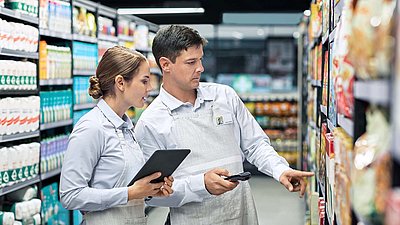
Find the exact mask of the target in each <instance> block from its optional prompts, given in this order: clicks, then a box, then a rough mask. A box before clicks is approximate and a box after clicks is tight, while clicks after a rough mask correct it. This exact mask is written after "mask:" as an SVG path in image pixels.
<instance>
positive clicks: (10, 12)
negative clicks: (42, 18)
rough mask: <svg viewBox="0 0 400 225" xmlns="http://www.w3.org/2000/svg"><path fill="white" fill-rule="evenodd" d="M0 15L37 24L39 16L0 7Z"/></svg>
mask: <svg viewBox="0 0 400 225" xmlns="http://www.w3.org/2000/svg"><path fill="white" fill-rule="evenodd" d="M0 15H5V16H8V17H12V18H14V19H18V20H21V21H24V22H28V23H31V24H39V18H38V17H34V16H30V15H27V14H24V13H21V12H18V11H15V10H11V9H7V8H3V7H0Z"/></svg>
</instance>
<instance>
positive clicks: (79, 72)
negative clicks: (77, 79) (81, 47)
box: [73, 70, 96, 76]
mask: <svg viewBox="0 0 400 225" xmlns="http://www.w3.org/2000/svg"><path fill="white" fill-rule="evenodd" d="M73 74H74V76H94V75H95V74H96V71H94V70H74V71H73Z"/></svg>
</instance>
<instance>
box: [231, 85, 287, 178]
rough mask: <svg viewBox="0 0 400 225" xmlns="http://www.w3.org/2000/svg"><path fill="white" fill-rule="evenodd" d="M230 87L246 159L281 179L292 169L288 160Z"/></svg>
mask: <svg viewBox="0 0 400 225" xmlns="http://www.w3.org/2000/svg"><path fill="white" fill-rule="evenodd" d="M229 89H230V92H232V93H229V96H233V97H232V100H231V101H232V105H233V110H234V113H235V115H236V119H237V122H238V124H239V129H240V147H241V149H242V151H243V153H244V155H245V157H246V159H247V160H248V161H249V162H250V163H252V164H253V165H255V166H256V167H257V168H258V170H259V171H261V172H263V173H265V174H267V175H269V176H272V177H273V178H274V179H275V180H277V181H279V177H280V176H281V175H282V173H283V172H284V171H286V170H290V169H291V168H290V167H289V164H288V162H287V161H286V160H285V159H284V158H283V157H281V156H279V154H278V153H277V152H276V151H275V149H274V148H273V147H272V146H271V143H270V140H269V138H268V136H267V135H266V134H265V132H264V131H263V130H262V129H261V127H260V125H259V124H258V123H257V121H256V120H255V119H254V117H253V115H251V113H250V112H249V110H248V109H247V108H246V106H245V105H244V103H243V102H242V100H241V99H240V97H239V96H238V95H237V94H236V92H235V91H234V90H233V89H231V88H229Z"/></svg>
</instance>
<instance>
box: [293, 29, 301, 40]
mask: <svg viewBox="0 0 400 225" xmlns="http://www.w3.org/2000/svg"><path fill="white" fill-rule="evenodd" d="M293 37H294V38H296V39H297V38H299V37H300V33H299V32H297V31H296V32H293Z"/></svg>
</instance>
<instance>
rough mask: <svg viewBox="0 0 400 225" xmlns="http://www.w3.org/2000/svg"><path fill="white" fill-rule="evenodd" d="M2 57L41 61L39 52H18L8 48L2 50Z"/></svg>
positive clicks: (0, 51) (0, 49) (0, 53)
mask: <svg viewBox="0 0 400 225" xmlns="http://www.w3.org/2000/svg"><path fill="white" fill-rule="evenodd" d="M0 55H4V56H12V57H18V58H24V59H39V54H38V53H37V52H24V51H16V50H11V49H6V48H0Z"/></svg>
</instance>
